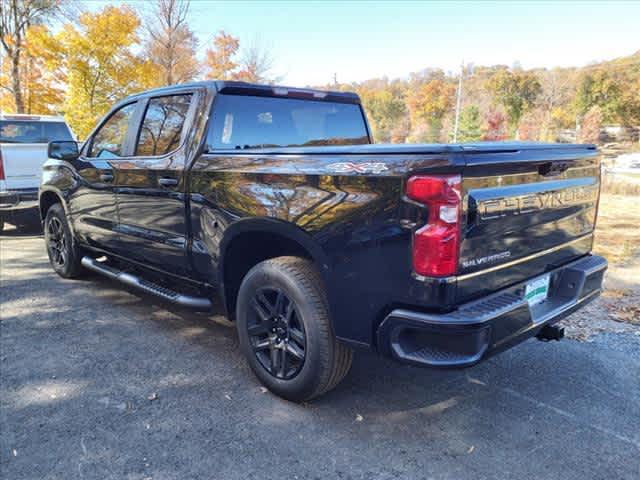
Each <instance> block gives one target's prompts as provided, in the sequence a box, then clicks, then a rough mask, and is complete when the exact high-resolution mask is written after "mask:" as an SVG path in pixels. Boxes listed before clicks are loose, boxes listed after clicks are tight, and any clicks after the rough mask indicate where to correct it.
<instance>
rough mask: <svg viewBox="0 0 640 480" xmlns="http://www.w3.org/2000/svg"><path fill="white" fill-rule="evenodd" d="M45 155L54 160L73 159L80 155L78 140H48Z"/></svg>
mask: <svg viewBox="0 0 640 480" xmlns="http://www.w3.org/2000/svg"><path fill="white" fill-rule="evenodd" d="M47 156H48V157H49V158H53V159H55V160H66V161H69V160H75V159H77V158H78V157H79V156H80V149H79V148H78V142H72V141H70V140H65V141H59V142H49V147H48V148H47Z"/></svg>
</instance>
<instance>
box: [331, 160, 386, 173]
mask: <svg viewBox="0 0 640 480" xmlns="http://www.w3.org/2000/svg"><path fill="white" fill-rule="evenodd" d="M327 168H328V169H329V170H331V171H333V172H338V173H351V172H355V173H375V174H378V173H382V172H384V171H385V170H389V168H388V167H387V166H386V165H385V164H384V163H380V162H378V163H372V162H363V163H352V162H338V163H332V164H330V165H327Z"/></svg>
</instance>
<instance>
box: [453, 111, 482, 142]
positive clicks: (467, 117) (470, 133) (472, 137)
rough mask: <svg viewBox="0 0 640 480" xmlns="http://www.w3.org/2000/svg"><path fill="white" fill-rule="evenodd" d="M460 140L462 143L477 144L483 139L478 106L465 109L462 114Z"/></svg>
mask: <svg viewBox="0 0 640 480" xmlns="http://www.w3.org/2000/svg"><path fill="white" fill-rule="evenodd" d="M458 129H459V131H458V139H459V140H460V141H461V142H475V141H478V140H481V139H482V120H481V119H480V109H479V108H478V107H477V106H476V105H469V106H468V107H465V108H464V109H463V110H462V112H461V113H460V124H459V127H458Z"/></svg>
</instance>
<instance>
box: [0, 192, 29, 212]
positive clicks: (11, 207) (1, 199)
mask: <svg viewBox="0 0 640 480" xmlns="http://www.w3.org/2000/svg"><path fill="white" fill-rule="evenodd" d="M37 206H38V189H37V188H29V189H20V190H5V191H0V213H3V212H5V213H6V212H14V211H22V210H29V209H32V208H36V207H37Z"/></svg>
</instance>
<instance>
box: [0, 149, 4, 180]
mask: <svg viewBox="0 0 640 480" xmlns="http://www.w3.org/2000/svg"><path fill="white" fill-rule="evenodd" d="M0 180H4V162H3V161H2V150H0Z"/></svg>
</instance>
